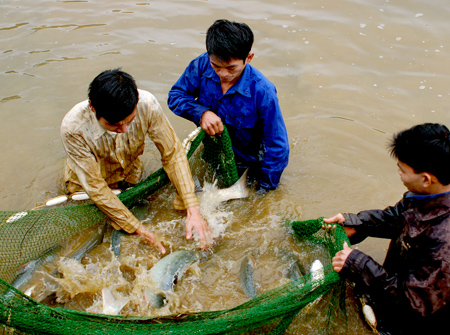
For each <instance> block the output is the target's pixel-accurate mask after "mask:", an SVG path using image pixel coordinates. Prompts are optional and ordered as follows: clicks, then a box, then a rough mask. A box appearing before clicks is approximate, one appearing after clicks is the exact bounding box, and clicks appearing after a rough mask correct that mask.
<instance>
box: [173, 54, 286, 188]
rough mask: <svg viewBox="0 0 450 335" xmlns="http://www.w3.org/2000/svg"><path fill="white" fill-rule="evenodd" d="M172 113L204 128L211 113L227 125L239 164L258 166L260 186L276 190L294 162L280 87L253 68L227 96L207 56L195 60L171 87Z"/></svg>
mask: <svg viewBox="0 0 450 335" xmlns="http://www.w3.org/2000/svg"><path fill="white" fill-rule="evenodd" d="M168 105H169V108H170V109H171V110H172V111H173V112H174V113H175V114H177V115H179V116H182V117H184V118H185V119H188V120H190V121H193V122H194V123H195V124H196V125H199V124H200V118H201V116H202V114H203V113H204V112H205V111H207V110H211V111H213V112H215V113H216V114H217V115H218V116H219V117H220V118H221V119H222V122H223V123H224V124H225V125H226V127H227V130H228V132H229V134H230V137H231V141H232V143H233V151H234V154H235V156H236V161H237V162H240V163H242V164H243V165H244V166H245V165H246V166H255V165H256V166H257V168H258V169H259V173H258V175H259V182H260V187H262V188H264V189H275V188H276V187H277V186H278V184H279V182H280V177H281V174H282V173H283V170H284V169H285V168H286V166H287V165H288V161H289V140H288V136H287V131H286V126H285V124H284V120H283V116H282V114H281V110H280V106H279V104H278V98H277V92H276V88H275V86H274V85H273V84H272V83H271V82H270V81H268V80H267V78H266V77H264V76H263V75H262V73H261V72H259V71H258V70H257V69H255V68H254V67H252V66H251V65H250V64H247V65H246V66H245V69H244V71H243V73H242V76H241V78H240V79H239V81H238V82H237V83H236V84H235V85H234V86H232V87H231V88H230V89H229V90H228V91H227V92H226V93H225V94H222V88H221V85H220V78H219V76H218V75H217V74H216V73H215V71H214V69H213V68H212V67H211V64H210V61H209V57H208V54H207V53H204V54H202V55H200V56H199V57H197V58H196V59H194V60H193V61H192V62H191V63H190V64H189V66H188V67H187V68H186V70H185V71H184V73H183V74H182V75H181V77H180V78H179V79H178V81H177V82H176V83H175V85H174V86H173V87H172V89H171V90H170V92H169V98H168Z"/></svg>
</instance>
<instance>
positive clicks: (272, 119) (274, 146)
mask: <svg viewBox="0 0 450 335" xmlns="http://www.w3.org/2000/svg"><path fill="white" fill-rule="evenodd" d="M261 94H263V97H262V99H261V101H260V104H259V119H260V120H261V122H262V129H263V138H262V140H263V146H264V150H265V152H264V153H263V154H264V159H263V161H262V163H261V176H260V187H262V188H264V189H268V190H273V189H275V188H277V187H278V184H279V183H280V178H281V174H282V173H283V170H284V169H285V168H286V166H287V165H288V162H289V150H290V149H289V139H288V135H287V130H286V125H285V123H284V120H283V116H282V114H281V110H280V106H279V104H278V98H277V96H276V90H275V88H274V87H271V88H268V89H267V90H265V91H264V92H261Z"/></svg>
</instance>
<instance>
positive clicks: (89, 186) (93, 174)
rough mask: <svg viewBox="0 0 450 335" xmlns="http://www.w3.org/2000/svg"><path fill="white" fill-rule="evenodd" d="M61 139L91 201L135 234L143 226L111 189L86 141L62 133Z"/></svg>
mask: <svg viewBox="0 0 450 335" xmlns="http://www.w3.org/2000/svg"><path fill="white" fill-rule="evenodd" d="M61 137H62V141H63V146H64V149H65V151H66V153H67V156H68V163H69V164H70V167H71V169H72V170H73V171H74V172H75V173H76V175H77V177H78V179H79V181H80V183H81V185H82V186H83V188H84V190H85V191H86V193H87V194H88V195H89V197H90V198H91V200H92V201H93V202H94V203H95V204H96V205H97V207H98V208H99V209H100V210H101V211H102V212H103V213H105V215H106V216H107V217H108V218H109V219H110V220H111V221H112V222H113V223H114V224H116V225H117V226H119V227H120V228H122V229H123V230H125V231H126V232H127V233H134V232H135V231H136V229H138V228H139V226H140V225H141V223H140V221H139V220H138V219H137V218H135V217H134V215H133V214H132V213H131V212H130V211H129V210H128V208H127V207H126V206H125V205H124V204H123V203H122V202H121V201H120V200H119V198H118V197H117V196H116V195H115V194H114V193H113V192H112V190H111V189H110V188H109V187H108V185H107V183H106V181H105V180H104V179H103V177H102V175H101V170H100V165H99V164H98V163H97V161H96V159H95V156H94V154H93V153H92V152H91V151H90V149H89V147H88V145H87V143H86V142H85V141H84V139H83V137H82V136H81V135H77V134H71V133H69V132H65V131H62V132H61Z"/></svg>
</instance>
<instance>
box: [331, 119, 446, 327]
mask: <svg viewBox="0 0 450 335" xmlns="http://www.w3.org/2000/svg"><path fill="white" fill-rule="evenodd" d="M449 136H450V133H449V130H448V128H447V127H446V126H443V125H440V124H429V123H428V124H422V125H417V126H414V127H412V128H410V129H408V130H404V131H402V132H400V133H398V134H396V135H394V138H393V141H392V143H391V147H390V148H391V155H392V156H394V157H395V158H396V159H397V161H398V164H397V165H398V168H399V170H398V172H399V175H400V179H401V180H402V182H403V183H404V185H405V186H406V188H407V189H408V192H406V193H405V195H404V197H403V199H402V200H401V201H400V202H398V203H397V204H396V205H395V206H392V207H387V208H386V209H384V210H368V211H362V212H360V213H358V214H341V213H339V214H337V215H335V216H334V217H331V218H328V219H325V220H324V221H325V223H327V224H331V225H332V224H334V223H338V224H341V225H343V226H344V229H345V230H346V233H347V236H349V237H350V241H351V243H359V242H360V241H362V240H363V239H365V238H366V237H367V236H372V237H379V238H388V239H390V240H391V243H390V246H389V250H388V252H387V255H386V259H385V261H384V264H383V265H380V264H378V263H377V262H375V261H374V260H373V259H372V258H371V257H370V256H368V255H366V254H364V253H363V252H361V251H359V250H355V249H351V248H349V247H348V245H347V244H344V249H343V250H342V251H339V252H338V253H336V255H335V257H334V258H333V267H334V269H335V271H337V272H339V274H340V275H341V276H343V277H344V278H347V279H349V280H350V281H353V282H354V283H355V284H356V286H357V287H358V288H359V289H362V290H363V291H364V292H366V293H367V294H368V295H369V297H370V298H371V300H372V301H373V304H374V306H373V307H374V310H375V314H376V316H377V317H378V319H379V324H380V326H381V327H380V330H383V331H385V332H386V333H389V334H408V335H409V334H437V333H440V332H441V331H442V329H443V328H444V329H447V332H448V320H447V317H449V316H450V307H449V304H448V303H449V301H450V138H449Z"/></svg>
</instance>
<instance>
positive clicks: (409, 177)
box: [397, 161, 424, 194]
mask: <svg viewBox="0 0 450 335" xmlns="http://www.w3.org/2000/svg"><path fill="white" fill-rule="evenodd" d="M397 166H398V174H399V175H400V179H401V181H402V182H403V185H405V186H406V188H407V189H408V191H410V192H413V193H418V194H423V193H424V175H423V173H417V172H416V171H414V169H413V168H412V167H411V166H409V165H408V164H406V163H403V162H401V161H398V162H397Z"/></svg>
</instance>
